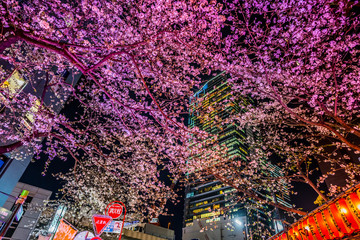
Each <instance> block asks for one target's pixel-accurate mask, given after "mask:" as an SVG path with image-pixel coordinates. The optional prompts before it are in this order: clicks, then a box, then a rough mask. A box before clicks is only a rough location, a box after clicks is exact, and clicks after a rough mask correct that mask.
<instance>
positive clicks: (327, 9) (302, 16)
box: [208, 0, 360, 197]
mask: <svg viewBox="0 0 360 240" xmlns="http://www.w3.org/2000/svg"><path fill="white" fill-rule="evenodd" d="M358 7H359V5H358V2H357V1H336V2H334V1H311V0H309V1H286V2H285V1H271V2H269V1H225V2H224V7H223V12H222V14H223V15H224V16H226V17H227V21H226V22H225V24H224V25H223V30H222V33H223V39H224V41H223V47H222V48H221V49H220V50H219V49H218V48H217V46H216V45H214V46H213V47H212V48H209V47H208V49H209V50H210V49H211V51H213V53H214V58H215V60H217V66H215V65H214V66H213V67H214V68H220V69H221V70H223V71H226V72H228V73H230V74H231V77H232V80H231V83H232V89H233V96H234V100H235V101H236V98H239V97H240V98H241V97H242V96H244V95H250V96H251V97H252V98H253V99H254V100H255V102H256V104H255V105H254V106H249V107H248V109H247V111H246V113H243V114H239V115H238V116H237V117H233V118H232V119H230V120H229V121H237V122H238V123H239V126H240V128H242V127H244V126H246V125H247V126H252V128H253V131H254V132H255V135H257V136H258V137H259V139H261V144H255V145H257V146H259V148H260V150H262V151H264V150H265V152H267V153H269V154H273V153H274V152H276V153H277V154H279V155H281V156H283V157H284V158H283V159H286V162H283V163H281V164H279V166H281V168H282V169H284V171H288V172H290V169H292V170H294V171H293V173H294V174H295V175H296V177H295V176H294V175H292V174H293V173H291V174H290V175H292V176H293V177H295V178H296V179H297V180H300V179H301V181H305V182H308V183H310V180H309V179H308V175H307V173H304V172H306V171H307V170H306V165H307V164H309V162H313V163H312V164H315V163H316V162H325V163H327V164H329V165H330V166H331V167H330V170H327V171H325V172H323V176H322V177H321V178H320V179H319V180H320V182H323V181H324V180H325V179H326V178H327V177H328V176H331V175H332V174H336V172H337V171H345V172H346V173H347V174H348V179H347V180H348V184H347V185H346V186H342V187H344V188H347V187H349V186H351V185H352V184H353V183H355V182H357V181H358V177H359V164H358V159H357V158H358V156H359V153H360V152H359V150H360V147H359V143H360V134H359V133H360V132H359V130H360V129H359V114H358V112H359V93H360V87H359V86H360V85H359V65H358V62H359V50H358V48H359V28H358V25H359V24H358V23H359V15H358V13H357V9H358ZM260 146H261V147H260ZM260 152H261V151H259V154H260ZM258 159H260V155H259V157H258ZM309 172H310V173H311V169H309ZM299 177H300V178H299ZM293 179H294V178H293ZM310 185H313V187H314V188H316V186H314V185H317V184H316V183H311V184H310ZM336 189H337V188H336V187H334V188H331V189H330V190H331V194H335V193H336V191H335V190H336ZM338 190H339V189H338ZM340 190H341V189H340ZM317 192H318V193H320V192H319V191H318V190H317ZM323 197H325V196H323Z"/></svg>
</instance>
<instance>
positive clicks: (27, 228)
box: [3, 182, 52, 240]
mask: <svg viewBox="0 0 360 240" xmlns="http://www.w3.org/2000/svg"><path fill="white" fill-rule="evenodd" d="M23 190H27V191H29V195H28V196H27V198H26V200H25V204H24V208H23V214H22V216H21V218H20V219H19V221H17V220H14V222H13V223H12V225H11V226H10V228H9V229H8V231H7V233H6V234H5V236H4V237H3V240H8V239H9V240H10V239H11V240H29V239H35V237H32V236H31V233H32V232H33V230H34V228H35V226H36V224H37V222H38V220H39V217H40V215H41V208H42V207H43V205H44V201H46V200H49V199H50V196H51V194H52V192H51V191H49V190H46V189H42V188H39V187H35V186H32V185H29V184H26V183H21V182H18V183H17V184H16V186H15V187H14V189H13V190H12V192H11V194H10V195H12V196H19V195H20V193H21V192H22V191H23ZM14 204H15V200H14V198H11V197H9V198H8V199H7V200H6V202H5V204H4V206H3V207H4V208H6V209H9V210H11V209H12V208H13V207H14Z"/></svg>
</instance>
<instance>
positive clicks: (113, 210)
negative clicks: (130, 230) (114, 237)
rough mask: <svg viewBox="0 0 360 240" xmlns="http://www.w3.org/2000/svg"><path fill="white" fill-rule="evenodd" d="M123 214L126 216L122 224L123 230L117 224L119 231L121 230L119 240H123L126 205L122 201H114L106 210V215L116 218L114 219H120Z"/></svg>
mask: <svg viewBox="0 0 360 240" xmlns="http://www.w3.org/2000/svg"><path fill="white" fill-rule="evenodd" d="M121 214H123V215H124V216H123V219H122V223H121V228H120V226H118V224H116V227H117V229H119V228H120V235H119V240H121V233H122V230H123V228H124V223H125V216H126V207H125V204H123V203H122V202H120V201H112V202H111V203H109V204H108V205H107V206H106V208H105V215H108V216H114V219H116V218H119V217H120V216H121ZM114 228H115V225H114Z"/></svg>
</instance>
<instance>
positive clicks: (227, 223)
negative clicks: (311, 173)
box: [183, 72, 291, 240]
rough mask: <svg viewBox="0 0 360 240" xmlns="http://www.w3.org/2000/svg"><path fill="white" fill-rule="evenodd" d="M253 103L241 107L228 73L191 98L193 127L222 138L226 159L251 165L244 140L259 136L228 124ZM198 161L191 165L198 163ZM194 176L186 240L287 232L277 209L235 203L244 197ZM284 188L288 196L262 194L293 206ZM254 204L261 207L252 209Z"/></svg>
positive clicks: (271, 168) (188, 193) (245, 102)
mask: <svg viewBox="0 0 360 240" xmlns="http://www.w3.org/2000/svg"><path fill="white" fill-rule="evenodd" d="M250 104H253V102H252V100H251V99H250V98H247V97H243V98H242V99H241V101H240V102H238V101H237V102H235V101H234V100H233V99H232V95H231V86H230V84H229V83H228V75H227V74H225V73H224V72H223V73H221V74H219V75H217V76H215V77H214V78H212V79H210V80H209V81H208V82H206V83H205V84H204V85H203V86H202V88H201V89H200V90H199V91H198V92H196V93H195V94H194V95H193V96H192V97H191V99H190V107H189V109H190V116H189V127H190V128H194V127H198V128H199V129H201V130H203V131H206V132H208V133H210V134H211V135H216V136H217V138H216V140H214V141H212V142H213V144H214V145H216V146H217V147H218V149H220V151H221V150H223V149H226V150H225V152H224V153H223V157H224V158H226V159H228V160H229V162H236V161H242V162H244V161H248V160H247V158H246V156H248V154H249V153H248V151H249V146H248V145H247V144H245V141H244V140H245V139H246V138H247V137H253V136H252V132H251V131H250V130H249V129H239V127H238V126H237V125H236V124H235V123H233V122H232V121H229V123H226V119H228V118H229V117H231V116H232V115H234V114H238V113H240V112H241V111H246V106H248V105H250ZM194 144H195V143H193V145H194ZM197 144H199V143H197ZM192 147H196V146H191V148H192ZM209 147H211V146H210V145H209ZM199 157H200V156H199ZM196 158H197V157H193V158H192V159H189V161H196ZM209 161H210V162H211V159H210V160H209ZM264 164H266V166H267V168H268V174H269V175H272V176H276V175H279V172H280V171H279V170H280V169H278V167H276V166H275V165H272V164H270V163H268V162H266V161H264ZM195 171H196V170H195ZM192 176H194V173H189V174H188V179H189V184H188V186H187V188H186V198H185V209H184V228H183V240H193V239H199V240H202V239H204V240H208V239H217V240H220V239H263V237H268V236H270V235H272V234H274V233H275V232H278V231H281V230H282V225H281V221H278V222H277V221H276V220H277V219H279V218H280V214H281V213H280V212H279V211H278V210H277V209H274V207H271V206H267V205H259V204H256V202H255V201H254V200H252V199H249V198H247V200H246V204H244V203H243V202H239V201H235V200H236V199H238V198H239V197H240V196H241V193H239V191H237V190H236V189H234V188H232V187H231V186H228V185H226V184H224V183H222V182H220V181H218V180H216V179H215V178H214V177H213V176H212V175H211V174H205V175H203V176H202V177H201V180H200V178H199V176H197V177H192ZM283 186H284V189H283V191H282V192H283V194H282V196H280V195H279V194H274V193H271V192H267V191H263V192H258V194H260V195H263V196H264V197H265V198H267V199H271V200H275V201H277V202H279V203H282V204H283V205H286V206H288V207H291V205H290V204H289V202H290V198H289V195H288V191H287V187H286V184H285V183H284V185H283ZM244 198H246V196H244ZM252 201H253V202H252ZM252 203H253V204H252ZM245 205H246V206H245ZM250 205H254V206H255V205H256V207H249V206H250ZM269 213H271V214H269ZM269 215H270V216H271V217H269ZM279 223H280V224H279ZM259 225H262V226H259ZM264 229H265V232H264Z"/></svg>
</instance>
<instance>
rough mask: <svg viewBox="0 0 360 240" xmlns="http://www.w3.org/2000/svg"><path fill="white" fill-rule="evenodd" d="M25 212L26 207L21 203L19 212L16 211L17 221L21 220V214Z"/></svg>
mask: <svg viewBox="0 0 360 240" xmlns="http://www.w3.org/2000/svg"><path fill="white" fill-rule="evenodd" d="M23 213H24V208H23V205H21V206H20V207H19V210H18V211H17V213H16V215H15V219H16V221H20V218H21V216H22V215H23Z"/></svg>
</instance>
